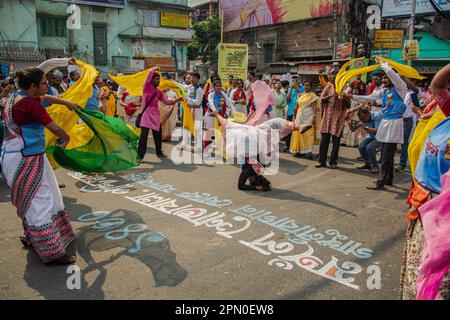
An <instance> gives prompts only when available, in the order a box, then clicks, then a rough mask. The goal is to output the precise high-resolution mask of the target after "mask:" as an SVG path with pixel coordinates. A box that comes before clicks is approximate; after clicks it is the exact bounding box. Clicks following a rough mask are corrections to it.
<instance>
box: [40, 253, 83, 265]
mask: <svg viewBox="0 0 450 320" xmlns="http://www.w3.org/2000/svg"><path fill="white" fill-rule="evenodd" d="M75 262H77V257H76V256H72V255H67V254H66V255H64V256H62V257H61V258H58V259H56V260H53V261H51V262H48V263H47V265H65V264H73V263H75Z"/></svg>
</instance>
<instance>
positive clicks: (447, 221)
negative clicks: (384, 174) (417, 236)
mask: <svg viewBox="0 0 450 320" xmlns="http://www.w3.org/2000/svg"><path fill="white" fill-rule="evenodd" d="M441 179H442V192H441V193H440V194H439V195H438V196H437V197H436V198H434V199H432V200H430V201H428V202H427V203H425V204H424V205H423V206H422V207H420V208H419V212H420V217H421V219H422V225H423V230H424V240H425V242H424V248H423V251H422V265H421V267H420V270H419V276H418V277H417V282H416V291H417V297H416V298H417V299H418V300H432V299H442V298H441V297H440V296H439V295H438V292H439V286H440V284H441V282H442V279H443V278H444V276H445V275H446V274H447V272H448V270H449V269H450V170H449V171H447V173H446V174H444V175H443V176H442V178H441Z"/></svg>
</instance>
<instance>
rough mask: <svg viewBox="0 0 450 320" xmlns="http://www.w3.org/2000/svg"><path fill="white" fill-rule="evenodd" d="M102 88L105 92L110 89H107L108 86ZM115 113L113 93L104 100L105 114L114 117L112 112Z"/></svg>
mask: <svg viewBox="0 0 450 320" xmlns="http://www.w3.org/2000/svg"><path fill="white" fill-rule="evenodd" d="M103 90H105V93H106V94H108V93H109V92H110V91H111V89H109V87H108V86H104V87H103ZM115 113H116V97H114V95H113V94H111V95H110V96H109V98H108V99H107V100H106V113H105V116H108V117H114V114H115Z"/></svg>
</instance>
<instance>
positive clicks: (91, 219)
mask: <svg viewBox="0 0 450 320" xmlns="http://www.w3.org/2000/svg"><path fill="white" fill-rule="evenodd" d="M64 203H65V205H66V208H67V211H68V213H69V217H70V219H71V221H79V222H83V223H87V224H88V225H86V226H84V227H82V228H78V229H76V230H75V231H76V236H77V239H76V242H75V245H76V252H77V255H78V260H80V259H81V258H82V259H83V260H84V261H85V263H86V265H87V267H86V268H84V269H82V270H81V290H69V289H67V285H66V282H67V279H68V278H69V277H70V276H71V274H68V273H66V270H67V266H46V265H44V264H42V263H41V262H40V261H39V259H38V257H37V256H36V255H35V254H34V252H32V250H30V253H29V254H28V259H27V261H28V263H27V266H26V270H25V275H24V279H25V281H26V282H27V284H28V286H29V287H30V288H33V289H35V290H37V291H38V292H39V293H40V294H41V295H42V296H43V297H45V298H46V299H104V298H105V293H104V291H103V286H104V284H105V282H106V280H107V274H108V270H107V268H106V267H107V266H109V265H111V264H112V263H114V262H115V261H116V260H118V259H120V258H121V257H129V258H132V259H135V261H136V262H141V263H142V264H144V265H145V266H146V267H148V268H149V269H150V271H151V273H152V275H153V281H154V283H155V286H157V287H159V286H168V287H174V286H176V285H178V284H179V283H181V282H182V281H184V279H185V278H186V276H187V271H186V270H185V269H184V268H183V267H182V266H180V265H179V264H178V263H177V261H176V254H175V253H174V252H173V251H172V250H171V248H170V243H169V241H168V239H167V238H165V237H164V236H163V235H161V234H159V233H156V232H154V231H151V230H150V229H149V228H148V227H147V226H146V225H145V223H144V222H143V220H142V218H141V217H140V216H139V215H138V214H137V213H135V212H132V211H128V210H115V211H113V212H111V213H109V214H108V215H107V216H106V215H105V212H103V211H102V213H103V214H100V215H99V216H97V215H96V216H94V215H93V214H91V213H92V209H91V208H90V207H88V206H85V205H83V204H77V203H76V199H74V198H68V197H64ZM132 224H138V225H137V226H135V227H133V228H130V229H127V227H128V226H130V225H132ZM139 225H140V226H141V228H142V227H143V228H145V227H146V228H145V230H144V231H142V232H138V231H136V230H139V228H137V229H136V227H139ZM143 225H145V226H143ZM126 230H129V232H127V231H126ZM133 230H134V231H133ZM112 249H120V251H119V252H118V253H115V254H113V255H112V256H110V257H109V258H108V259H106V260H102V261H98V258H96V257H94V254H93V253H95V252H98V253H101V252H105V251H108V250H112ZM116 252H117V250H116ZM90 272H94V274H97V275H96V276H95V280H94V281H93V283H92V284H91V285H89V284H88V281H87V280H86V275H88V274H89V273H90ZM130 272H131V270H130ZM146 275H147V274H143V275H141V276H140V275H136V276H137V277H140V278H142V280H143V282H145V281H146V282H148V281H150V282H151V279H146ZM143 286H144V287H145V284H144V285H143Z"/></svg>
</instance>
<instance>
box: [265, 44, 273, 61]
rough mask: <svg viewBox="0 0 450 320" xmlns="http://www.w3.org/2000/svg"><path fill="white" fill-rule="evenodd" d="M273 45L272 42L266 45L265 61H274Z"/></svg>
mask: <svg viewBox="0 0 450 320" xmlns="http://www.w3.org/2000/svg"><path fill="white" fill-rule="evenodd" d="M273 47H274V45H273V44H272V43H270V44H265V45H264V62H265V63H271V62H273Z"/></svg>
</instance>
